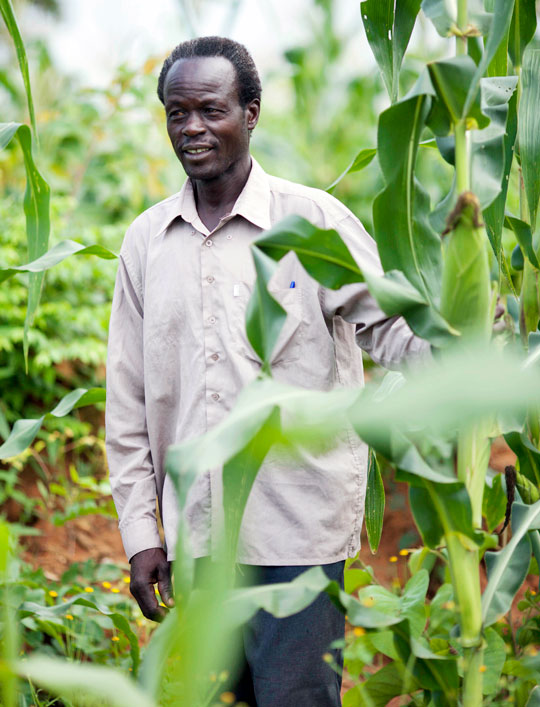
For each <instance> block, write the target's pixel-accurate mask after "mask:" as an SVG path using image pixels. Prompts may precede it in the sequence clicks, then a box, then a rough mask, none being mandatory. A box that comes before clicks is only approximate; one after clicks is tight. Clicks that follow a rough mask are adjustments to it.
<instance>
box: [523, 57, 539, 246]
mask: <svg viewBox="0 0 540 707" xmlns="http://www.w3.org/2000/svg"><path fill="white" fill-rule="evenodd" d="M539 76H540V49H531V47H529V48H528V49H527V50H526V51H525V53H524V55H523V68H522V71H521V81H522V93H521V100H520V102H519V108H518V141H519V154H520V157H521V169H522V173H523V182H524V184H525V193H526V195H527V203H528V205H529V215H530V224H531V230H532V231H533V233H534V231H535V229H536V213H537V210H538V199H539V198H540V170H539V169H538V165H539V164H540V81H539V80H538V77H539Z"/></svg>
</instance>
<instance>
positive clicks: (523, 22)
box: [508, 0, 537, 70]
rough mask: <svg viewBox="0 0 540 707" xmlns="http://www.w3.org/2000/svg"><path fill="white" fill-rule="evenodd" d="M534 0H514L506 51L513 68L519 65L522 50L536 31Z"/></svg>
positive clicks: (521, 58)
mask: <svg viewBox="0 0 540 707" xmlns="http://www.w3.org/2000/svg"><path fill="white" fill-rule="evenodd" d="M536 24H537V19H536V3H535V0H515V5H514V14H513V15H512V24H511V25H510V35H509V42H508V52H509V54H510V58H511V59H512V64H513V65H514V69H516V70H517V69H518V68H519V67H520V66H521V62H522V60H523V52H524V51H525V48H526V46H527V44H529V42H530V41H531V40H532V38H533V37H534V34H535V32H536Z"/></svg>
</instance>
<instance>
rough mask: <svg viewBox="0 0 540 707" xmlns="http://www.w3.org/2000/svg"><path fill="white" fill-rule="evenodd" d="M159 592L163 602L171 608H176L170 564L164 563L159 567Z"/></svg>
mask: <svg viewBox="0 0 540 707" xmlns="http://www.w3.org/2000/svg"><path fill="white" fill-rule="evenodd" d="M157 575H158V590H159V595H160V597H161V601H162V602H163V603H164V604H165V605H166V606H169V607H173V606H174V599H173V589H172V581H171V570H170V564H169V563H168V562H167V563H164V564H161V565H160V566H159V567H158V572H157Z"/></svg>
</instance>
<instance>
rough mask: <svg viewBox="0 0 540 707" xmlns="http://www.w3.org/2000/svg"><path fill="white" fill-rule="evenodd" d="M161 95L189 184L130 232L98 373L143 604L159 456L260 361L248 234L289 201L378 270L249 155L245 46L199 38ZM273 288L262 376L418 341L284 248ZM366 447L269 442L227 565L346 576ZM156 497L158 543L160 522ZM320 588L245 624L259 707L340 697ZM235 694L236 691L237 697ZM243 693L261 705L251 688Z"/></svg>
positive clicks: (413, 346) (207, 518)
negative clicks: (287, 614)
mask: <svg viewBox="0 0 540 707" xmlns="http://www.w3.org/2000/svg"><path fill="white" fill-rule="evenodd" d="M158 95H159V98H160V99H161V101H162V102H163V104H164V106H165V114H166V120H167V130H168V134H169V137H170V140H171V143H172V146H173V148H174V151H175V153H176V155H177V157H178V159H179V160H180V162H181V163H182V166H183V167H184V170H185V172H186V174H187V175H188V180H187V181H186V183H185V184H184V186H183V188H182V190H181V191H180V192H179V193H178V194H175V195H173V196H172V197H170V198H169V199H166V200H165V201H163V202H161V203H159V204H157V205H156V206H154V207H152V208H150V209H148V210H147V211H145V212H144V213H143V214H142V215H141V216H139V217H138V218H137V219H136V220H135V221H134V223H133V224H132V225H131V226H130V228H129V229H128V231H127V234H126V238H125V240H124V244H123V246H122V251H121V254H120V264H119V271H118V277H117V283H116V289H115V294H114V301H113V309H112V316H111V324H110V340H109V359H108V369H107V386H108V388H107V449H108V459H109V466H110V477H111V485H112V489H113V496H114V500H115V503H116V506H117V509H118V515H119V527H120V531H121V533H122V538H123V542H124V546H125V550H126V554H127V555H128V558H129V559H130V562H131V577H132V581H131V587H132V592H133V595H134V596H135V598H136V599H137V601H138V603H139V605H140V607H141V609H142V611H143V613H144V614H145V616H147V617H149V618H153V619H159V618H160V617H161V616H162V615H163V613H164V612H165V610H164V609H163V608H162V607H160V606H158V602H157V600H156V597H155V594H154V584H155V583H156V582H157V584H158V588H159V592H160V595H161V597H162V599H163V600H164V602H165V604H168V605H171V604H172V598H171V582H170V572H169V562H170V561H171V560H172V559H173V558H174V541H175V537H176V527H177V520H178V519H177V506H176V501H175V497H174V493H173V490H172V485H171V483H170V480H169V479H168V478H165V477H164V470H163V461H164V455H165V452H166V450H167V447H168V446H169V445H170V444H173V443H177V442H179V441H182V440H185V439H188V438H190V437H194V436H198V435H200V434H202V433H204V432H205V431H206V430H207V429H209V428H211V427H212V426H214V425H215V424H217V423H218V422H219V421H220V420H222V419H223V418H224V417H225V416H226V415H227V413H228V412H229V410H230V409H231V408H232V407H233V405H234V401H235V399H236V397H237V395H238V393H239V391H240V390H241V389H242V388H243V387H244V386H245V385H246V384H247V383H249V382H250V381H251V380H253V379H254V378H255V376H256V375H257V372H258V370H259V368H260V361H259V360H258V358H257V356H256V354H255V353H254V352H253V350H252V349H251V347H250V345H249V343H248V341H247V339H246V335H245V309H246V304H247V301H248V299H249V295H250V292H251V289H252V287H253V282H254V279H255V274H254V268H253V264H252V261H251V256H250V252H249V244H250V243H251V241H252V240H253V239H254V238H255V237H257V236H258V235H259V234H260V233H261V232H262V231H263V230H266V229H268V228H270V227H271V226H272V225H273V224H274V223H276V222H278V221H279V220H281V219H282V218H283V217H284V216H286V215H288V214H291V213H295V214H299V215H301V216H304V217H305V218H307V219H309V220H310V221H312V222H313V223H315V224H316V225H318V226H320V227H323V228H335V229H336V230H337V231H338V232H339V233H340V234H341V236H342V237H343V239H344V240H345V241H346V243H347V245H348V246H349V248H350V250H351V252H352V253H353V255H354V257H355V258H356V259H357V261H358V262H359V264H360V265H361V267H362V268H364V269H371V270H375V271H380V264H379V259H378V255H377V249H376V246H375V244H374V242H373V241H372V239H371V238H370V237H369V236H368V234H367V233H366V232H365V230H364V229H363V227H362V225H361V224H360V222H359V221H358V220H357V219H356V218H355V216H354V215H353V214H352V213H351V212H350V211H348V210H347V209H346V208H345V207H344V206H343V205H342V204H341V203H340V202H338V201H337V200H336V199H334V198H333V197H332V196H330V195H328V194H326V193H325V192H321V191H319V190H315V189H310V188H307V187H303V186H301V185H297V184H292V183H290V182H287V181H285V180H281V179H277V178H275V177H270V176H269V175H267V174H265V172H264V171H263V170H262V168H261V167H260V166H259V165H258V164H257V163H256V162H255V161H254V160H253V159H252V158H251V156H250V152H249V140H250V134H251V132H252V130H253V129H254V128H255V126H256V124H257V120H258V118H259V111H260V95H261V86H260V81H259V77H258V74H257V70H256V68H255V65H254V64H253V61H252V59H251V57H250V55H249V54H248V52H247V51H246V49H245V48H244V47H243V46H241V45H239V44H237V43H236V42H233V41H231V40H228V39H223V38H219V37H206V38H201V39H196V40H192V41H190V42H186V43H183V44H181V45H179V46H178V47H177V48H176V49H175V50H174V51H173V52H172V54H171V55H170V56H169V57H168V58H167V59H166V61H165V63H164V65H163V69H162V72H161V75H160V78H159V85H158ZM271 290H272V293H273V295H274V297H276V299H278V300H279V301H280V302H281V304H282V306H283V307H284V308H285V309H286V310H287V313H288V316H287V321H286V324H285V326H284V330H283V332H282V335H281V337H280V339H279V340H278V342H277V344H276V348H275V350H274V352H273V361H272V370H273V375H274V377H275V378H277V379H278V380H281V381H285V382H290V383H293V384H296V385H301V386H304V387H306V388H311V389H319V390H326V389H330V388H332V387H334V386H335V385H360V384H361V383H362V356H361V351H360V348H359V347H358V346H357V345H356V343H355V337H356V342H357V343H358V344H359V345H360V346H362V347H363V348H365V349H366V350H367V351H369V352H370V353H371V354H372V356H373V357H374V358H375V359H376V360H378V361H380V362H382V363H383V364H384V365H387V366H392V365H395V364H397V363H398V362H399V361H400V360H401V359H403V358H404V357H406V356H409V357H410V356H414V355H421V354H422V353H423V352H424V351H425V350H426V347H427V344H426V343H425V342H423V341H420V340H418V339H416V338H415V337H414V336H413V335H412V333H411V332H410V330H409V329H408V327H407V326H406V324H405V323H404V322H403V321H402V320H400V319H396V318H393V319H388V318H387V317H386V316H385V315H384V313H383V312H382V311H381V310H380V309H379V308H378V306H377V305H376V303H375V301H374V300H373V298H372V297H371V296H370V295H369V293H368V291H367V289H366V287H365V285H362V284H359V285H350V286H347V287H343V288H341V289H340V290H339V291H329V290H325V289H324V288H322V287H321V286H320V285H318V283H316V282H315V281H314V280H312V279H311V278H310V277H309V276H308V275H307V273H306V272H305V271H304V270H303V268H302V267H301V265H300V264H299V261H298V260H297V259H296V257H295V256H294V255H293V254H292V253H290V254H289V255H287V256H286V257H285V258H283V260H282V261H281V262H280V265H279V267H278V270H277V273H276V275H275V277H274V278H273V280H272V282H271ZM366 461H367V455H366V448H365V445H363V444H361V443H360V442H359V441H358V440H357V439H356V438H355V437H354V435H351V434H349V433H348V431H347V430H345V431H344V433H343V438H342V439H341V440H340V441H339V444H338V446H337V447H336V448H335V449H333V450H328V451H325V452H324V453H323V454H320V455H317V456H314V455H312V454H310V453H309V452H307V451H306V452H304V453H303V454H302V455H299V456H298V458H295V461H294V463H292V462H290V461H289V462H285V461H284V460H283V459H282V458H281V457H280V456H279V455H278V454H277V453H274V452H272V451H271V452H270V454H269V455H268V457H267V459H266V460H265V463H264V465H263V467H262V468H261V470H260V472H259V475H258V477H257V479H256V482H255V485H254V487H253V490H252V493H251V495H250V498H249V501H248V504H247V507H246V512H245V515H244V520H243V524H242V530H241V536H240V543H239V551H238V557H237V560H238V562H239V563H243V564H246V565H252V566H256V567H259V568H260V569H259V571H260V581H261V582H264V583H270V582H276V581H288V580H290V579H292V578H294V577H295V576H296V575H298V574H299V573H300V572H302V571H304V570H305V569H307V568H308V567H309V566H312V565H322V566H324V569H325V571H326V573H327V574H328V576H330V577H331V578H333V579H335V580H337V581H342V580H343V568H344V562H345V559H346V558H347V557H352V556H354V555H355V554H356V552H357V551H358V548H359V537H360V527H361V520H362V515H363V505H364V494H365V483H366ZM220 484H221V478H220V470H219V469H217V470H212V471H209V472H208V474H206V475H204V476H201V477H200V478H198V479H197V481H196V483H195V484H194V486H193V488H192V489H191V491H190V494H189V499H188V504H187V509H186V517H187V520H188V523H189V526H190V529H191V541H192V547H193V551H194V556H195V557H196V558H203V557H208V556H210V555H211V552H212V548H213V545H214V541H215V537H216V534H217V533H219V518H220V510H221V485H220ZM156 497H157V499H158V502H159V508H160V514H161V518H162V521H163V526H164V532H165V540H166V551H165V550H164V549H163V548H162V543H161V540H160V536H159V533H158V526H157V521H156V507H155V506H156ZM343 631H344V623H343V618H342V617H341V616H340V615H339V613H338V612H337V611H336V610H335V608H334V607H333V606H332V605H331V603H330V601H328V599H327V597H325V596H323V597H320V598H319V599H318V600H317V601H316V602H315V603H314V604H313V605H312V607H310V608H308V609H306V610H305V611H303V612H301V614H298V615H296V616H293V617H291V618H290V619H281V620H276V619H274V618H273V617H271V616H270V615H268V614H265V613H264V612H259V614H258V615H257V616H256V617H255V619H254V620H253V621H252V622H251V623H250V625H249V627H247V628H246V633H245V640H244V643H245V652H246V659H247V665H248V670H247V673H246V676H245V677H246V680H245V681H244V683H243V687H241V688H239V690H240V691H242V690H244V689H245V690H247V692H245V693H242V695H239V696H242V697H243V698H244V699H246V701H250V702H251V704H255V703H256V704H257V705H258V706H259V707H270V706H274V707H277V706H279V707H287V705H292V704H295V705H305V706H306V707H307V706H309V707H316V706H320V707H323V706H326V705H338V704H340V697H339V692H340V679H339V677H338V676H337V674H336V673H335V672H334V671H332V670H331V668H330V667H328V666H327V665H326V664H325V663H324V662H323V661H322V659H321V656H322V654H323V653H324V652H326V651H327V650H328V646H329V644H330V643H331V641H332V640H334V639H336V638H339V637H340V636H343ZM246 695H247V696H246ZM255 701H256V702H255Z"/></svg>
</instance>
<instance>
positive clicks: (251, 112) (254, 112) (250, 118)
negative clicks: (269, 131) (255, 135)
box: [246, 98, 261, 132]
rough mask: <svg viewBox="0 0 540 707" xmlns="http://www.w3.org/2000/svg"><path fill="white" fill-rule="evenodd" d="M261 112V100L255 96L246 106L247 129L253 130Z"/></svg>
mask: <svg viewBox="0 0 540 707" xmlns="http://www.w3.org/2000/svg"><path fill="white" fill-rule="evenodd" d="M260 112H261V101H260V100H259V99H258V98H254V99H253V100H252V101H250V102H249V103H248V104H247V106H246V116H247V129H248V130H249V131H250V132H251V131H252V130H253V129H254V127H255V126H256V125H257V122H258V120H259V114H260Z"/></svg>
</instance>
